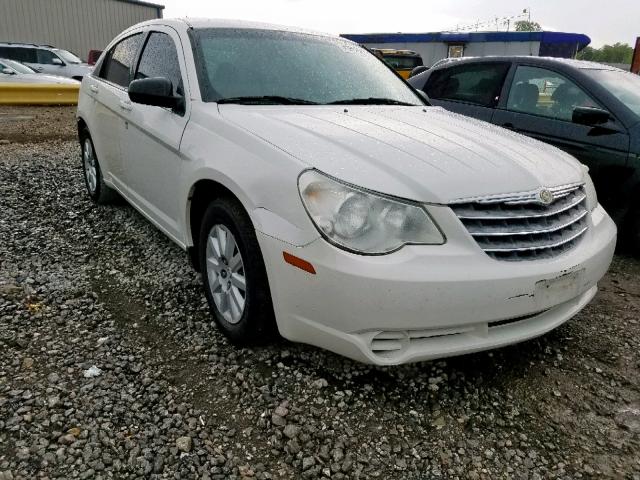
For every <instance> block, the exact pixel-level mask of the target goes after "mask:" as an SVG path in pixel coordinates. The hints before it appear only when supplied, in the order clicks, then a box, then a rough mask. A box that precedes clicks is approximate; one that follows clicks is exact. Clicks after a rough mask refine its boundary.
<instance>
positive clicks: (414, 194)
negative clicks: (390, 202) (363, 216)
mask: <svg viewBox="0 0 640 480" xmlns="http://www.w3.org/2000/svg"><path fill="white" fill-rule="evenodd" d="M219 109H220V112H221V114H222V115H223V117H225V118H226V119H227V120H229V121H231V122H233V123H235V124H236V125H237V126H239V127H240V128H243V129H244V130H246V131H248V132H250V133H252V134H254V135H256V136H258V137H260V138H262V139H263V140H265V141H266V142H268V143H270V144H272V145H274V146H275V147H277V148H279V149H281V150H283V151H285V152H287V153H289V154H290V155H292V156H294V157H296V158H297V159H299V160H300V161H302V162H304V163H306V164H307V165H309V166H310V167H314V168H316V169H318V170H320V171H322V172H324V173H327V174H329V175H331V176H333V177H336V178H338V179H341V180H343V181H345V182H348V183H352V184H354V185H359V186H361V187H364V188H368V189H370V190H374V191H377V192H382V193H386V194H388V195H394V196H397V197H402V198H408V199H412V200H416V201H421V202H430V203H442V204H444V203H450V202H452V201H455V200H460V199H464V198H471V197H479V196H485V195H496V194H508V193H519V192H528V191H532V190H537V189H540V188H541V187H547V188H548V187H556V186H560V185H566V184H569V183H576V182H580V181H582V180H583V175H584V173H583V169H582V167H581V166H580V164H579V163H578V161H577V160H575V159H574V158H573V157H571V156H569V155H567V154H565V153H564V152H561V151H560V150H558V149H556V148H554V147H551V146H549V145H547V144H544V143H541V142H538V141H536V140H533V139H530V138H527V137H524V136H522V135H518V134H516V133H513V132H510V131H508V130H505V129H502V128H499V127H496V126H494V125H491V124H489V123H485V122H481V121H478V120H475V119H471V118H468V117H463V116H461V115H458V114H455V113H451V112H448V111H446V110H444V109H442V108H439V107H427V108H425V107H395V106H348V107H344V106H342V107H336V106H244V105H219Z"/></svg>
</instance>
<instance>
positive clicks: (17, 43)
mask: <svg viewBox="0 0 640 480" xmlns="http://www.w3.org/2000/svg"><path fill="white" fill-rule="evenodd" d="M0 45H5V46H6V45H11V46H12V47H21V48H22V47H37V48H52V49H55V47H53V46H51V45H46V44H43V43H28V42H3V41H0Z"/></svg>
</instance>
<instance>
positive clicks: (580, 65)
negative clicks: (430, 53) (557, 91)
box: [436, 55, 620, 71]
mask: <svg viewBox="0 0 640 480" xmlns="http://www.w3.org/2000/svg"><path fill="white" fill-rule="evenodd" d="M451 60H452V59H451ZM518 60H526V62H527V63H530V64H535V65H549V64H552V63H553V64H556V65H558V64H560V65H564V66H566V67H570V68H577V69H580V70H612V71H618V70H620V69H619V68H616V67H612V66H610V65H606V64H604V63H597V62H588V61H586V60H573V59H570V58H556V57H535V56H526V55H490V56H486V57H461V58H456V59H455V61H449V62H446V63H442V64H441V65H438V66H437V67H436V68H441V67H444V68H449V67H451V66H452V64H453V63H455V64H456V65H459V64H460V63H476V62H487V61H490V62H492V61H495V62H499V61H508V62H513V61H518Z"/></svg>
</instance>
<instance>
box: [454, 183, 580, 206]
mask: <svg viewBox="0 0 640 480" xmlns="http://www.w3.org/2000/svg"><path fill="white" fill-rule="evenodd" d="M582 186H584V182H577V183H568V184H566V185H559V186H557V187H552V188H547V190H549V191H550V192H552V193H554V194H559V195H562V194H563V193H565V192H567V191H568V192H571V191H573V190H577V189H578V188H580V187H582ZM539 193H540V189H537V190H530V191H528V192H518V193H507V194H499V195H488V196H481V197H470V198H460V199H456V200H453V201H451V202H449V205H456V204H460V203H501V202H502V203H508V202H525V201H527V200H528V201H530V202H531V203H536V201H537V199H538V194H539Z"/></svg>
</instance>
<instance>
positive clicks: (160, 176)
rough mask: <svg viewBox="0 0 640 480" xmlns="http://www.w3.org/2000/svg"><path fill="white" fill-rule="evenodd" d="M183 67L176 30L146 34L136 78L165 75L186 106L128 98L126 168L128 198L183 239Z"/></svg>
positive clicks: (186, 110) (162, 29)
mask: <svg viewBox="0 0 640 480" xmlns="http://www.w3.org/2000/svg"><path fill="white" fill-rule="evenodd" d="M185 72H186V66H185V63H184V54H183V50H182V44H181V42H180V38H179V36H178V34H177V33H176V32H175V30H173V29H172V28H169V27H162V26H154V27H153V30H152V31H150V32H149V34H148V36H147V38H146V41H145V44H144V47H143V50H142V53H141V55H140V59H139V61H138V66H137V68H136V70H135V79H143V78H152V77H165V78H168V79H169V80H171V83H172V85H173V95H174V96H179V97H182V98H183V99H184V103H185V106H184V109H180V110H171V109H169V108H162V107H154V106H149V105H142V104H139V103H132V102H130V101H129V100H128V101H127V105H128V107H127V110H126V112H125V120H126V122H125V141H124V142H123V148H124V162H125V164H124V169H125V178H126V183H127V189H128V195H129V197H130V200H131V201H132V202H133V203H134V204H135V205H136V206H137V207H138V208H139V209H140V210H142V211H143V212H144V213H145V214H147V215H148V216H149V217H150V218H151V219H152V220H153V221H155V223H156V224H157V225H158V226H159V227H160V228H161V229H162V230H164V231H165V232H166V233H167V234H168V235H169V236H171V237H172V238H174V239H175V240H176V241H178V242H180V243H182V241H183V240H184V239H183V238H182V237H181V236H180V229H179V228H178V218H179V214H178V213H179V212H178V208H179V207H178V206H179V201H178V198H179V195H178V188H179V183H180V182H179V176H180V172H181V169H180V167H181V163H182V158H181V156H180V152H179V149H180V140H181V139H182V133H183V132H184V129H185V127H186V124H187V120H188V114H189V109H190V105H189V100H188V95H186V90H187V88H186V81H187V80H186V76H185Z"/></svg>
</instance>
